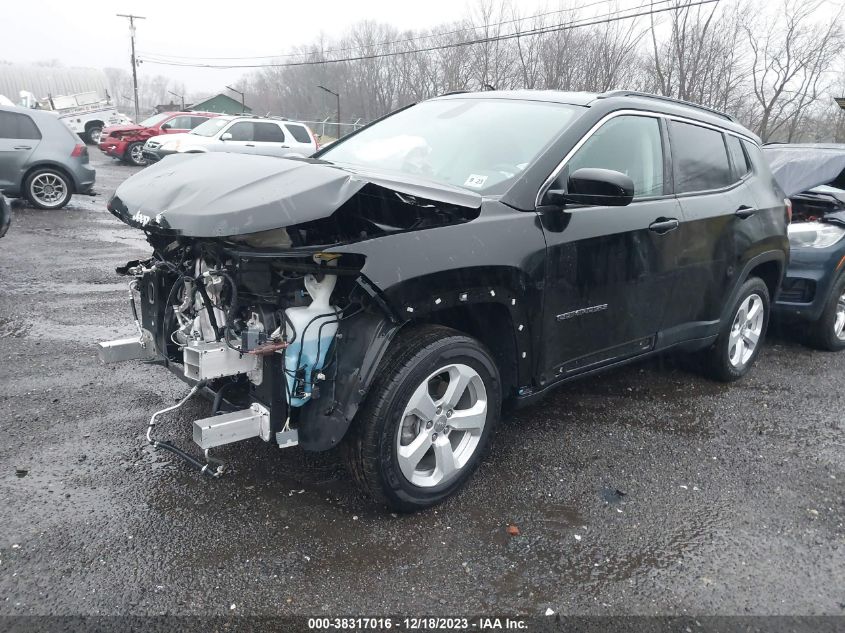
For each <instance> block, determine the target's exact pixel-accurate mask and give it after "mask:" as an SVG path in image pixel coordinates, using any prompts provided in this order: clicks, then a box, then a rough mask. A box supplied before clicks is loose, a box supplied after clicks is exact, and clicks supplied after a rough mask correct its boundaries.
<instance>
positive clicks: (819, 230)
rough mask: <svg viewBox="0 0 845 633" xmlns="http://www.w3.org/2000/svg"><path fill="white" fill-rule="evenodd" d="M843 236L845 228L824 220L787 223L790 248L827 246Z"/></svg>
mask: <svg viewBox="0 0 845 633" xmlns="http://www.w3.org/2000/svg"><path fill="white" fill-rule="evenodd" d="M843 236H845V228H843V227H841V226H839V225H838V224H828V223H826V222H800V223H798V224H790V225H789V245H790V246H791V247H792V248H827V247H828V246H833V245H834V244H836V242H838V241H839V240H841V239H842V237H843Z"/></svg>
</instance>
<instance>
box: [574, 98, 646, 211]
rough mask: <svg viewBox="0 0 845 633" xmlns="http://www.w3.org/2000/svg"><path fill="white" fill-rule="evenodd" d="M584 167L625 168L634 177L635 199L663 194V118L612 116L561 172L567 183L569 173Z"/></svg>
mask: <svg viewBox="0 0 845 633" xmlns="http://www.w3.org/2000/svg"><path fill="white" fill-rule="evenodd" d="M582 167H599V168H601V169H612V170H613V171H618V172H622V173H623V174H625V175H627V176H629V177H630V178H631V180H633V181H634V200H636V199H637V198H645V197H648V196H660V195H663V143H662V140H661V137H660V122H659V121H658V120H657V119H656V118H654V117H650V116H637V115H622V116H618V117H614V118H612V119H610V120H609V121H608V122H607V123H605V124H604V125H602V126H601V127H600V128H599V129H598V130H596V131H595V132H594V133H593V135H592V136H590V137H589V138H588V139H587V141H586V142H585V143H584V144H583V145H582V146H581V147H580V148H579V149H578V151H577V152H575V154H574V155H573V156H572V158H571V159H569V162H568V163H567V165H566V169H564V170H563V172H562V173H561V179H562V180H564V182H562V183H560V184H561V185H563V187H562V188H565V186H566V182H565V181H566V180H567V179H568V178H569V174H572V173H573V172H574V171H575V170H577V169H581V168H582Z"/></svg>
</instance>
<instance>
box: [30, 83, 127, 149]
mask: <svg viewBox="0 0 845 633" xmlns="http://www.w3.org/2000/svg"><path fill="white" fill-rule="evenodd" d="M20 97H21V103H20V105H22V106H23V107H29V108H39V109H43V110H51V111H53V112H55V113H56V115H58V117H59V119H61V120H62V121H63V122H64V123H65V125H67V126H68V127H69V128H70V129H71V131H72V132H75V133H76V134H79V136H81V137H82V139H83V140H84V141H85V142H86V143H89V144H92V145H96V144H98V143H99V142H100V134H101V133H102V131H103V128H104V127H108V126H110V125H122V124H125V123H128V122H129V119H128V118H127V117H125V116H124V115H122V114H120V113H119V112H118V111H117V108H115V107H114V106H113V105H112V103H111V100H110V99H108V98H105V99H104V98H102V97H101V96H100V95H99V94H98V93H97V92H96V91H91V92H81V93H79V94H73V95H60V96H55V97H52V96H51V97H48V98H46V99H36V98H35V96H34V95H33V94H32V93H30V92H27V91H25V90H21V93H20Z"/></svg>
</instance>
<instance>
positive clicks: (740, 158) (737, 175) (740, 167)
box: [725, 134, 751, 180]
mask: <svg viewBox="0 0 845 633" xmlns="http://www.w3.org/2000/svg"><path fill="white" fill-rule="evenodd" d="M725 138H726V139H727V140H728V154H730V156H731V163H732V164H733V170H734V180H740V179H741V178H742V177H744V176H745V174H747V173H748V172H749V171H751V165H750V164H749V163H748V159H747V158H746V156H745V152H743V151H742V141H740V140H739V139H738V138H737V137H736V136H732V135H730V134H728V135H727V136H726V137H725Z"/></svg>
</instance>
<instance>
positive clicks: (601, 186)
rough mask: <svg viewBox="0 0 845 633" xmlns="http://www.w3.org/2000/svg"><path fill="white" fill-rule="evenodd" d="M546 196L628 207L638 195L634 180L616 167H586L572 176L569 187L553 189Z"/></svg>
mask: <svg viewBox="0 0 845 633" xmlns="http://www.w3.org/2000/svg"><path fill="white" fill-rule="evenodd" d="M545 199H546V201H547V202H548V203H549V204H560V205H562V204H564V203H566V202H571V203H573V204H584V205H590V206H600V207H624V206H627V205H629V204H631V200H633V199H634V181H633V180H631V178H630V176H626V175H625V174H623V173H621V172H618V171H613V170H612V169H599V168H597V167H582V168H581V169H576V170H575V171H574V172H573V173H572V175H571V176H569V181H568V183H567V190H566V191H563V190H561V189H549V190H548V191H547V192H546V196H545Z"/></svg>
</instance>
